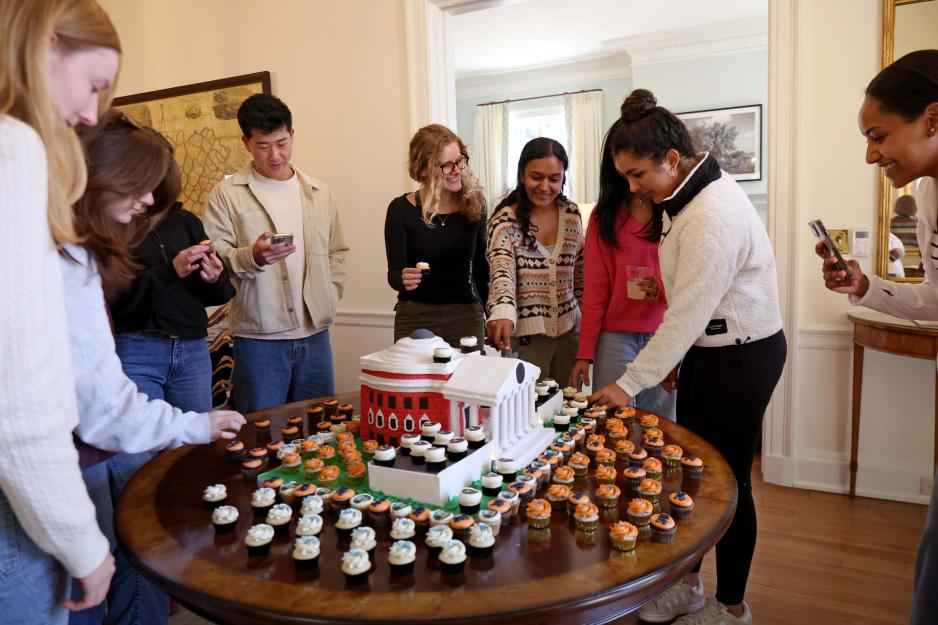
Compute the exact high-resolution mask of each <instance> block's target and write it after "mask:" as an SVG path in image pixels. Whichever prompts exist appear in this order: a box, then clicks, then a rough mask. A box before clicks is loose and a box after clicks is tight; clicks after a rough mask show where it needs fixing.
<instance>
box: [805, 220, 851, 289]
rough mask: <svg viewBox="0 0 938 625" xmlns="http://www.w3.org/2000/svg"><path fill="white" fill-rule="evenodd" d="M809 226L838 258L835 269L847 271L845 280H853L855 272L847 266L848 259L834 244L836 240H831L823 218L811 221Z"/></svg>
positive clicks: (832, 254) (831, 253)
mask: <svg viewBox="0 0 938 625" xmlns="http://www.w3.org/2000/svg"><path fill="white" fill-rule="evenodd" d="M808 226H809V227H810V228H811V232H813V233H814V236H815V237H817V239H818V240H819V241H823V242H824V246H825V247H826V248H827V251H828V252H830V255H831V256H833V257H834V258H836V259H837V262H836V263H834V269H836V270H837V271H845V272H847V275H846V277H845V278H844V281H845V282H852V281H853V274H852V273H850V268H849V267H848V266H847V261H845V260H844V257H843V256H841V254H840V250H838V249H837V246H836V245H834V242H833V241H832V240H831V236H830V235H829V234H827V228H825V227H824V224H823V223H822V222H821V220H820V219H815V220H813V221H809V222H808Z"/></svg>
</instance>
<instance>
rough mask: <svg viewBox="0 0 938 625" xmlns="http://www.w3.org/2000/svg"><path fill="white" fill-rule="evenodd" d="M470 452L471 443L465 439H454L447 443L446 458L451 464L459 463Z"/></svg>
mask: <svg viewBox="0 0 938 625" xmlns="http://www.w3.org/2000/svg"><path fill="white" fill-rule="evenodd" d="M467 451H469V441H467V440H466V439H464V438H454V439H452V440H450V442H448V443H446V457H447V458H449V460H450V461H451V462H458V461H460V460H462V459H463V458H465V457H466V452H467Z"/></svg>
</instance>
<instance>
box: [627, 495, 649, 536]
mask: <svg viewBox="0 0 938 625" xmlns="http://www.w3.org/2000/svg"><path fill="white" fill-rule="evenodd" d="M654 512H655V510H654V506H652V505H651V502H650V501H648V500H647V499H637V498H636V499H633V500H631V501H630V502H629V510H628V516H629V523H632V524H633V525H635V526H636V527H638V528H639V529H641V528H642V527H645V526H647V525H648V523H649V522H650V521H651V515H652V514H654Z"/></svg>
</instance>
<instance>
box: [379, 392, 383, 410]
mask: <svg viewBox="0 0 938 625" xmlns="http://www.w3.org/2000/svg"><path fill="white" fill-rule="evenodd" d="M383 405H384V395H382V394H381V393H378V406H379V407H380V406H383Z"/></svg>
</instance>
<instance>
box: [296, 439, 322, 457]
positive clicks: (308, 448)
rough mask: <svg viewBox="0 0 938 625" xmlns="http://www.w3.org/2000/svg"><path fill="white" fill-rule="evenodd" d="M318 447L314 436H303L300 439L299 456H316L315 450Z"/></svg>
mask: <svg viewBox="0 0 938 625" xmlns="http://www.w3.org/2000/svg"><path fill="white" fill-rule="evenodd" d="M318 449H319V441H317V440H316V439H315V438H304V439H303V440H302V441H300V449H299V451H300V457H301V458H303V460H309V459H310V458H315V457H316V450H318Z"/></svg>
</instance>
